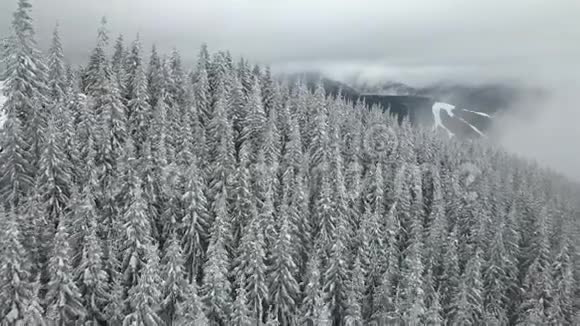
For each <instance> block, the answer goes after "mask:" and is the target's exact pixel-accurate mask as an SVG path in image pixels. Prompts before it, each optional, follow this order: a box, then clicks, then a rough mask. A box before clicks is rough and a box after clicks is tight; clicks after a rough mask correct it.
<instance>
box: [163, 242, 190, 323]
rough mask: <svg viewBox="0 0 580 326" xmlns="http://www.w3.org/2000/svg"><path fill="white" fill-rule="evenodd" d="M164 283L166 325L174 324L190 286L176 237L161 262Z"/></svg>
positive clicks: (167, 247) (167, 246)
mask: <svg viewBox="0 0 580 326" xmlns="http://www.w3.org/2000/svg"><path fill="white" fill-rule="evenodd" d="M161 264H162V266H161V279H162V280H163V281H164V282H163V289H162V296H161V306H162V309H163V314H162V315H163V318H164V320H165V321H166V324H169V325H171V324H173V323H174V322H175V320H176V319H177V317H178V313H177V312H178V310H179V307H178V305H179V302H181V301H183V299H184V298H185V297H186V293H185V291H186V290H187V287H188V284H187V281H186V280H185V273H184V270H183V255H182V252H181V247H180V245H179V242H178V241H177V238H176V237H175V235H171V236H170V238H169V240H168V242H167V244H166V249H165V255H164V256H163V259H162V261H161Z"/></svg>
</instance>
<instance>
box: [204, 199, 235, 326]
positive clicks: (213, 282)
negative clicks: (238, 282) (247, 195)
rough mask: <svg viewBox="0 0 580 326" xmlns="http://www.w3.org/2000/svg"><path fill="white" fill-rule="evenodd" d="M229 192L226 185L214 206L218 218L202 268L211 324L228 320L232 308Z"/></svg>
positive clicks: (205, 300) (223, 322) (216, 218)
mask: <svg viewBox="0 0 580 326" xmlns="http://www.w3.org/2000/svg"><path fill="white" fill-rule="evenodd" d="M226 198H227V192H226V191H225V188H224V189H222V193H221V194H220V195H219V197H218V199H217V202H216V205H215V221H214V223H213V226H212V229H211V232H210V241H209V247H208V249H207V260H206V262H205V264H204V268H203V275H204V277H203V282H202V284H203V287H202V293H203V300H204V302H205V304H206V307H207V308H206V309H207V316H208V318H209V320H210V322H212V323H218V324H225V323H227V322H228V321H229V317H230V309H231V302H230V301H231V297H230V294H231V284H230V281H229V279H228V275H227V271H228V267H229V257H228V252H227V251H226V241H227V238H228V234H227V233H228V230H229V225H228V221H229V217H228V214H227V208H226Z"/></svg>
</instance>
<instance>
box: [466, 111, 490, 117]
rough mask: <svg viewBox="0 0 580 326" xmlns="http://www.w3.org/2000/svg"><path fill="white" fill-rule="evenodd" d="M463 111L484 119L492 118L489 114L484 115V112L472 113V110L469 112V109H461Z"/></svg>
mask: <svg viewBox="0 0 580 326" xmlns="http://www.w3.org/2000/svg"><path fill="white" fill-rule="evenodd" d="M461 111H465V112H469V113H473V114H477V115H480V116H483V117H488V118H491V115H489V114H487V113H483V112H478V111H472V110H467V109H461Z"/></svg>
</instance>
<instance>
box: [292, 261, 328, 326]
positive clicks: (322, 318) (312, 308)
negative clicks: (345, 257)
mask: <svg viewBox="0 0 580 326" xmlns="http://www.w3.org/2000/svg"><path fill="white" fill-rule="evenodd" d="M319 266H320V261H319V258H318V255H317V253H314V254H313V255H311V256H310V259H309V261H308V267H307V272H306V275H305V278H304V284H303V288H304V291H303V293H304V297H303V299H302V306H301V310H300V311H301V313H300V316H301V319H300V325H331V323H330V320H329V318H328V317H329V314H330V312H329V311H328V306H327V305H326V303H325V301H326V300H325V295H324V292H323V291H322V286H321V284H320V267H319Z"/></svg>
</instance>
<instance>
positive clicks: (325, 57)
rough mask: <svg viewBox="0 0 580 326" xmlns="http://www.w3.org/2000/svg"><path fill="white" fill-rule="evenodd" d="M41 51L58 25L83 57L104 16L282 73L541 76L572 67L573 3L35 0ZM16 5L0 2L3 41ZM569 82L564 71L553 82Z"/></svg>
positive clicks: (577, 44) (184, 48) (579, 12)
mask: <svg viewBox="0 0 580 326" xmlns="http://www.w3.org/2000/svg"><path fill="white" fill-rule="evenodd" d="M31 1H32V3H33V6H34V8H33V16H34V19H35V21H36V25H37V27H38V34H39V39H40V44H41V45H42V46H43V47H46V46H47V44H46V41H47V40H48V39H49V33H50V31H51V30H52V28H53V26H54V24H55V22H56V21H57V20H58V21H59V23H60V25H61V27H62V34H63V40H64V43H65V47H66V50H67V53H68V56H69V57H71V58H73V59H77V60H79V59H82V60H84V58H85V57H86V55H87V53H88V51H90V49H91V47H92V46H93V45H94V40H95V31H96V29H97V26H98V24H99V20H100V17H101V16H103V15H106V16H107V17H108V20H109V27H110V30H111V32H112V35H116V34H118V33H123V34H124V35H125V37H126V38H127V39H129V40H131V39H133V38H134V37H135V35H136V34H137V33H138V32H140V34H141V37H142V39H143V40H144V41H145V43H146V44H150V43H151V42H153V41H155V42H156V43H157V44H158V45H159V46H160V47H161V48H163V49H169V48H171V47H174V46H175V47H177V48H178V49H179V50H180V51H181V53H182V55H183V56H184V58H185V59H189V60H190V61H193V60H194V58H195V56H196V54H197V49H198V48H199V44H200V43H201V42H204V41H205V42H207V43H208V45H209V46H210V48H211V49H229V50H231V51H232V53H233V54H234V55H244V56H246V57H248V58H249V59H251V60H253V61H255V62H260V63H268V64H271V65H273V66H275V67H285V68H296V67H299V68H302V67H315V68H328V69H332V70H333V71H334V72H352V71H359V70H363V71H364V73H365V74H366V75H368V76H370V77H372V76H380V77H382V76H383V75H387V76H389V75H392V76H395V77H396V78H398V79H400V80H402V81H406V82H409V83H412V84H418V83H423V82H430V81H431V80H433V79H438V78H443V77H452V78H462V79H467V80H477V79H479V80H483V79H486V80H489V79H492V80H493V79H505V78H509V79H522V78H523V77H525V79H526V80H530V79H534V80H537V79H542V80H544V79H545V78H551V74H550V72H551V71H553V70H556V69H557V70H558V71H561V72H562V73H566V75H571V74H570V73H569V71H570V70H569V66H570V65H572V64H575V63H577V62H578V61H579V60H578V58H580V19H579V17H580V1H578V0H549V1H548V0H509V1H506V0H470V1H464V0H437V1H433V0H401V1H385V0H360V1H353V0H193V1H192V0H31ZM15 6H16V0H0V34H5V33H6V32H7V31H8V29H9V25H10V22H11V13H12V12H13V10H14V8H15ZM564 77H566V78H569V76H563V75H562V74H560V77H559V78H556V80H555V81H558V79H561V78H564Z"/></svg>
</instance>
